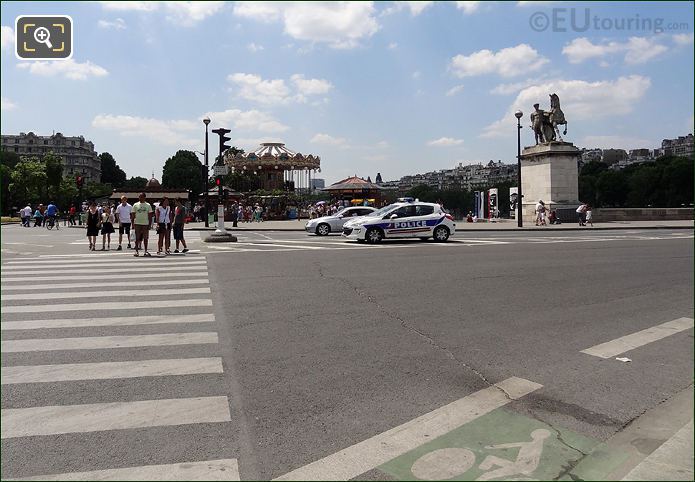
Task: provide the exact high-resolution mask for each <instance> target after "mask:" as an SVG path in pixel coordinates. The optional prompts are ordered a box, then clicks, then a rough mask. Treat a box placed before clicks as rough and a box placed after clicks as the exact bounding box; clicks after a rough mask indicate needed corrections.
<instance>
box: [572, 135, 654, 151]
mask: <svg viewBox="0 0 695 482" xmlns="http://www.w3.org/2000/svg"><path fill="white" fill-rule="evenodd" d="M576 144H577V145H579V146H581V147H586V148H598V149H626V150H630V149H643V148H647V149H649V148H653V147H654V146H656V145H657V142H656V141H654V140H648V139H640V138H637V137H625V136H586V137H584V138H582V139H581V140H580V141H579V142H578V143H576Z"/></svg>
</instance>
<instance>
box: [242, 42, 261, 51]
mask: <svg viewBox="0 0 695 482" xmlns="http://www.w3.org/2000/svg"><path fill="white" fill-rule="evenodd" d="M246 48H247V49H248V50H249V52H254V53H255V52H260V51H261V50H265V47H263V46H262V45H258V44H256V43H254V42H251V43H250V44H248V45H247V46H246Z"/></svg>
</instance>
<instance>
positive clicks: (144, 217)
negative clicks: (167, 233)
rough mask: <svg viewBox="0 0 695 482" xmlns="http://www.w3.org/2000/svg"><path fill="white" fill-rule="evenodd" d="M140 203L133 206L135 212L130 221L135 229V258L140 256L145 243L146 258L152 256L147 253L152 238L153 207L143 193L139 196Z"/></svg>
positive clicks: (131, 214)
mask: <svg viewBox="0 0 695 482" xmlns="http://www.w3.org/2000/svg"><path fill="white" fill-rule="evenodd" d="M138 199H139V201H138V202H136V203H135V204H133V211H132V212H131V213H130V219H131V221H132V224H133V228H134V229H135V256H140V248H141V247H142V245H143V243H144V245H145V254H144V256H152V255H151V254H150V252H149V251H147V240H148V238H149V236H150V228H151V226H152V218H153V216H154V213H153V212H152V205H151V204H150V203H148V202H147V201H145V193H144V192H141V193H140V195H139V196H138Z"/></svg>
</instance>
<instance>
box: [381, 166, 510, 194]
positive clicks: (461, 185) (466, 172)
mask: <svg viewBox="0 0 695 482" xmlns="http://www.w3.org/2000/svg"><path fill="white" fill-rule="evenodd" d="M516 172H517V165H516V164H505V163H503V162H502V161H489V162H488V163H487V164H483V163H482V162H479V163H476V164H466V165H464V164H463V163H459V164H458V166H456V167H454V168H453V169H442V170H439V171H432V172H426V173H424V174H414V175H411V176H404V177H402V178H401V179H400V180H398V181H387V182H382V183H379V185H380V186H382V187H390V186H394V185H397V186H398V191H399V192H401V193H404V192H407V191H408V190H410V189H412V188H413V187H415V186H422V185H424V186H429V187H431V188H432V189H437V190H442V191H446V190H467V191H475V190H480V189H485V188H486V187H488V186H494V185H496V184H499V183H502V182H506V181H516V179H517V176H516Z"/></svg>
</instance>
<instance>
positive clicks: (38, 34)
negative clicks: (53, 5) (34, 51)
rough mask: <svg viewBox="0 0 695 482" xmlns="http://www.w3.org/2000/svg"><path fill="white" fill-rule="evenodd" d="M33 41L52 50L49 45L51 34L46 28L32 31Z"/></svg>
mask: <svg viewBox="0 0 695 482" xmlns="http://www.w3.org/2000/svg"><path fill="white" fill-rule="evenodd" d="M34 40H36V41H37V42H38V43H40V44H46V46H47V47H48V48H49V49H52V48H53V44H52V43H51V32H50V31H49V30H48V29H47V28H46V27H39V28H37V29H36V30H34Z"/></svg>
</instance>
